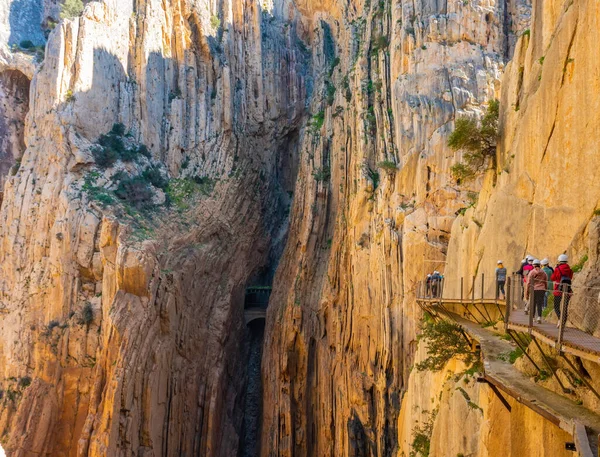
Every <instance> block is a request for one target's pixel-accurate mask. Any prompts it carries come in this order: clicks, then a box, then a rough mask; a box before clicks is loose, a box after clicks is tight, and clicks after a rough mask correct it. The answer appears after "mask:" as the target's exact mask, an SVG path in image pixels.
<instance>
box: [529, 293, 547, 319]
mask: <svg viewBox="0 0 600 457" xmlns="http://www.w3.org/2000/svg"><path fill="white" fill-rule="evenodd" d="M545 296H546V291H545V290H534V291H533V302H532V303H531V305H532V306H531V308H532V310H531V312H532V313H533V315H534V316H537V317H542V311H543V310H544V297H545Z"/></svg>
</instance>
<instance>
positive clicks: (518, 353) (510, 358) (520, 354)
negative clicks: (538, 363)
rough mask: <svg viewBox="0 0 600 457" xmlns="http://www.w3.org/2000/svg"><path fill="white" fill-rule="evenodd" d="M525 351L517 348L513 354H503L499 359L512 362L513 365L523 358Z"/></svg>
mask: <svg viewBox="0 0 600 457" xmlns="http://www.w3.org/2000/svg"><path fill="white" fill-rule="evenodd" d="M523 355H524V354H523V351H522V350H521V348H516V349H515V350H514V351H511V352H503V353H502V354H498V358H499V359H500V360H504V361H505V362H510V363H511V364H513V363H515V362H516V361H517V359H519V358H521V357H523Z"/></svg>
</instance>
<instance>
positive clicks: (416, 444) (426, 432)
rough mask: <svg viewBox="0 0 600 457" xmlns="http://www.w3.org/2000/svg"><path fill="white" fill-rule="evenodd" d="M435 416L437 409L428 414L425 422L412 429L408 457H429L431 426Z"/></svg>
mask: <svg viewBox="0 0 600 457" xmlns="http://www.w3.org/2000/svg"><path fill="white" fill-rule="evenodd" d="M436 416H437V409H436V410H434V411H433V412H432V413H430V414H429V417H428V419H427V421H426V422H424V423H423V424H421V425H420V426H415V428H413V440H412V443H411V448H412V449H411V451H410V454H409V455H410V457H429V452H430V447H431V435H432V433H433V424H434V422H435V418H436Z"/></svg>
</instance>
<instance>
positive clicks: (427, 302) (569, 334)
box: [417, 298, 600, 363]
mask: <svg viewBox="0 0 600 457" xmlns="http://www.w3.org/2000/svg"><path fill="white" fill-rule="evenodd" d="M417 302H419V303H420V304H421V305H423V306H428V307H434V308H435V307H436V306H440V305H441V306H442V307H446V306H452V305H460V306H469V305H472V306H479V307H480V308H481V306H494V307H496V306H499V307H501V308H502V309H504V310H506V302H505V301H504V300H495V299H475V300H472V299H463V300H461V299H459V298H457V299H452V298H417ZM506 327H507V329H510V330H515V331H518V332H524V333H528V334H530V335H533V336H535V337H536V338H538V339H539V340H541V341H543V342H544V343H546V344H548V345H549V346H552V347H553V348H556V349H560V350H562V351H563V352H566V353H569V354H572V355H575V356H577V357H581V358H584V359H586V360H590V361H592V362H595V363H600V338H597V337H595V336H593V335H590V334H588V333H585V332H584V331H582V330H579V329H577V328H574V327H569V326H567V327H566V328H565V331H564V334H563V340H562V344H561V348H558V328H556V324H552V323H547V322H542V323H541V324H537V323H535V322H534V323H533V325H532V327H531V328H530V327H529V316H528V315H526V314H525V312H524V311H523V310H517V311H513V310H511V311H510V313H509V318H508V324H507V326H506Z"/></svg>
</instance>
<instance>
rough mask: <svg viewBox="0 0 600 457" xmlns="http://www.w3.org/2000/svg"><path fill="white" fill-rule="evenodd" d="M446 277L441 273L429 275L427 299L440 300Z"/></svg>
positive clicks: (426, 283)
mask: <svg viewBox="0 0 600 457" xmlns="http://www.w3.org/2000/svg"><path fill="white" fill-rule="evenodd" d="M443 279H444V276H443V275H442V274H441V273H440V272H439V271H437V270H436V271H434V272H433V273H430V274H428V275H427V278H426V279H425V288H426V290H425V294H426V296H427V298H439V297H440V296H441V293H442V280H443Z"/></svg>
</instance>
